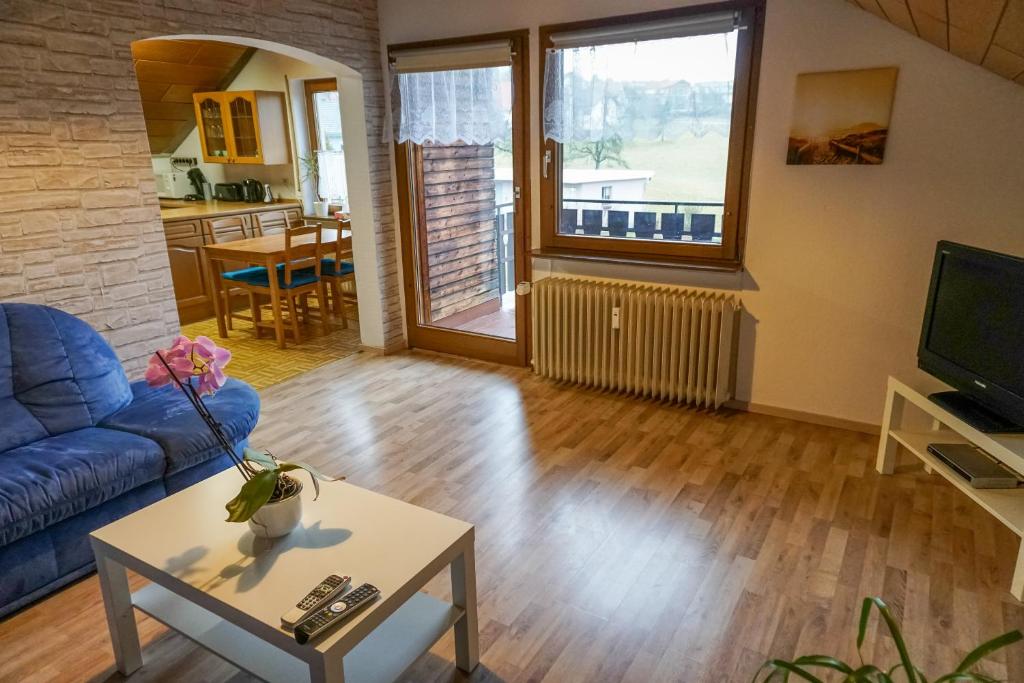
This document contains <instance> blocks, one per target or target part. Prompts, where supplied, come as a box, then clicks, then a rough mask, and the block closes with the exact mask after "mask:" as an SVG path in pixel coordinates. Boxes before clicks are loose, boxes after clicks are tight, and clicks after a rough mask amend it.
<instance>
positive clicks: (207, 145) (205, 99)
mask: <svg viewBox="0 0 1024 683" xmlns="http://www.w3.org/2000/svg"><path fill="white" fill-rule="evenodd" d="M195 104H196V122H197V123H198V126H199V137H200V139H201V140H202V143H203V160H204V161H220V162H226V161H227V159H228V134H227V131H226V130H225V126H224V112H223V110H224V107H223V106H222V102H221V98H220V93H204V94H203V95H202V97H201V98H200V97H197V98H196V101H195Z"/></svg>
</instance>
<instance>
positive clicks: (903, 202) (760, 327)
mask: <svg viewBox="0 0 1024 683" xmlns="http://www.w3.org/2000/svg"><path fill="white" fill-rule="evenodd" d="M680 4H696V3H694V2H692V0H691V1H688V2H673V1H669V0H634V1H633V2H631V3H629V4H628V5H624V4H623V3H621V2H618V1H617V0H558V1H556V2H552V1H551V0H518V2H514V3H513V2H505V3H476V2H469V1H466V0H418V2H416V3H411V2H404V1H403V0H380V2H379V16H380V22H381V41H382V43H383V45H384V46H385V48H386V46H387V45H388V44H389V43H398V42H405V41H411V40H424V39H429V38H442V37H448V36H459V35H469V34H476V33H484V32H488V31H500V30H511V29H521V28H529V29H531V39H530V42H531V46H530V47H531V55H530V63H531V74H532V75H531V84H530V91H531V107H532V108H533V112H532V113H531V121H532V122H534V125H533V130H532V131H531V148H530V149H531V154H532V159H531V161H532V169H531V181H532V183H533V197H534V198H537V197H539V178H540V165H539V160H538V156H539V155H538V154H537V152H536V150H537V149H538V145H539V135H540V134H539V131H538V130H537V127H536V121H537V119H538V114H537V108H538V106H539V102H540V96H539V86H538V74H537V68H536V65H537V63H538V61H537V60H538V54H537V27H538V26H539V25H541V24H548V23H558V22H564V21H571V20H578V19H584V18H594V17H603V16H614V15H616V14H624V13H629V12H637V11H644V10H654V9H664V8H668V7H674V6H679V5H680ZM437 17H444V21H443V22H438V21H436V20H435V19H436V18H437ZM887 65H896V66H899V67H900V75H899V83H898V85H897V91H896V102H895V109H894V112H893V119H892V123H891V128H890V136H889V144H888V149H887V151H886V159H885V163H884V164H883V165H882V166H878V167H869V166H830V167H822V166H786V164H785V157H786V139H787V135H788V129H789V122H790V117H791V112H792V103H793V91H794V86H795V77H796V75H797V74H798V73H801V72H805V71H823V70H831V69H849V68H860V67H874V66H887ZM1022 114H1024V88H1022V87H1021V86H1020V85H1015V84H1013V83H1011V82H1010V81H1007V80H1004V79H1002V78H999V77H998V76H996V75H994V74H992V73H989V72H987V71H985V70H983V69H981V68H980V67H977V66H974V65H971V64H969V63H967V62H964V61H961V60H959V59H958V58H956V57H954V56H952V55H950V54H948V53H946V52H943V51H942V50H939V49H938V48H935V47H933V46H931V45H930V44H928V43H926V42H924V41H923V40H920V39H918V38H915V37H914V36H911V35H909V34H907V33H904V32H903V31H901V30H899V29H897V28H895V27H894V26H891V25H890V24H888V23H886V22H884V21H882V20H881V19H878V18H876V17H874V16H872V15H870V14H868V13H867V12H864V11H862V10H860V9H857V8H856V7H854V6H852V5H850V4H848V3H846V2H844V1H843V0H770V1H769V2H768V13H767V22H766V27H765V36H764V51H763V59H762V66H761V80H760V91H759V97H758V108H757V121H756V133H755V137H754V156H753V166H752V169H751V192H750V216H749V221H748V226H747V247H746V262H745V264H746V271H745V272H743V273H737V274H703V273H700V272H696V271H692V270H686V269H682V268H645V267H633V266H609V265H600V264H578V263H574V262H569V261H564V262H555V261H551V262H549V261H542V260H535V262H534V267H535V272H534V277H535V278H537V277H543V276H545V275H546V274H547V273H550V272H553V273H576V274H582V275H594V276H602V277H611V278H622V279H637V280H647V281H653V282H665V283H673V284H684V285H691V286H701V287H715V288H728V289H733V290H737V291H739V293H740V295H741V296H742V299H743V302H744V304H745V306H746V308H747V310H748V311H749V314H750V315H749V316H748V317H747V318H746V319H745V320H744V325H743V330H742V335H743V340H742V342H743V343H742V344H741V358H740V360H739V363H740V367H739V378H738V386H737V395H738V397H739V398H740V399H742V400H749V401H751V402H753V403H756V404H761V405H766V406H772V407H778V408H786V409H791V410H799V411H805V412H809V413H815V414H819V415H827V416H833V417H839V418H844V419H848V420H855V421H860V422H869V423H875V424H877V423H878V422H879V421H880V419H881V412H882V401H883V394H884V388H885V378H886V376H887V375H889V374H895V375H899V376H901V377H905V378H909V379H911V380H914V381H919V382H926V381H928V380H927V378H925V376H924V375H923V374H922V373H920V372H919V371H918V370H916V368H915V365H916V347H917V337H918V332H919V325H920V321H921V315H922V313H923V311H924V299H925V295H926V293H927V285H928V275H929V272H930V268H931V261H932V255H933V250H934V245H935V242H936V241H937V240H939V239H953V240H960V241H964V242H967V243H970V244H974V245H978V246H981V247H986V248H989V249H996V250H1000V251H1006V252H1011V253H1016V254H1024V225H1022V223H1024V191H1022V187H1021V179H1022V178H1024V130H1022V127H1021V120H1022V118H1021V116H1022ZM532 208H533V211H532V217H533V233H534V234H533V242H534V244H535V245H538V244H539V241H540V240H539V232H538V231H539V206H538V205H536V204H535V206H534V207H532Z"/></svg>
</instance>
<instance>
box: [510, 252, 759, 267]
mask: <svg viewBox="0 0 1024 683" xmlns="http://www.w3.org/2000/svg"><path fill="white" fill-rule="evenodd" d="M530 255H531V256H533V258H543V259H558V260H563V261H590V262H593V263H614V264H619V265H630V266H655V267H658V268H684V269H687V270H710V271H717V272H726V273H735V272H738V271H740V270H742V269H743V264H742V263H741V262H740V261H727V260H708V259H696V258H686V257H682V256H675V257H665V258H658V257H656V256H646V255H634V254H621V253H615V254H612V253H606V252H598V251H583V250H577V249H571V250H570V249H559V248H557V247H544V248H541V249H534V250H533V251H531V252H530Z"/></svg>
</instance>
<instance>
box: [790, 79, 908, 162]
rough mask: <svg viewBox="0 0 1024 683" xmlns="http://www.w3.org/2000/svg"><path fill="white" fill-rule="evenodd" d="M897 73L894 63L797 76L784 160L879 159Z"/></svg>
mask: <svg viewBox="0 0 1024 683" xmlns="http://www.w3.org/2000/svg"><path fill="white" fill-rule="evenodd" d="M897 74H899V69H898V68H897V67H895V66H893V67H885V68H881V69H856V70H853V71H823V72H819V73H806V74H800V75H798V76H797V77H796V98H795V101H794V105H793V123H792V126H791V127H790V131H789V148H788V151H787V153H786V163H787V164H880V163H882V161H883V160H884V159H885V144H886V140H887V139H888V137H889V119H890V117H891V115H892V102H893V97H894V95H895V92H896V76H897Z"/></svg>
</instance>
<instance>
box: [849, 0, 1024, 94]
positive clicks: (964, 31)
mask: <svg viewBox="0 0 1024 683" xmlns="http://www.w3.org/2000/svg"><path fill="white" fill-rule="evenodd" d="M848 1H849V2H850V4H853V5H856V6H857V7H860V8H861V9H863V10H866V11H869V12H871V13H872V14H874V15H876V16H879V17H881V18H882V19H885V20H887V21H889V22H890V23H892V24H895V25H896V26H899V27H900V28H902V29H903V30H905V31H908V32H910V33H913V34H915V35H917V36H919V37H921V38H923V39H925V40H927V41H928V42H930V43H932V44H933V45H936V46H938V47H941V48H942V49H944V50H948V51H949V52H951V53H953V54H955V55H957V56H958V57H961V58H963V59H965V60H967V61H969V62H971V63H972V64H978V65H980V66H982V67H984V68H986V69H988V70H989V71H992V72H993V73H996V74H999V75H1000V76H1003V77H1004V78H1008V79H1010V80H1012V81H1015V82H1017V83H1021V84H1024V0H848Z"/></svg>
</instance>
